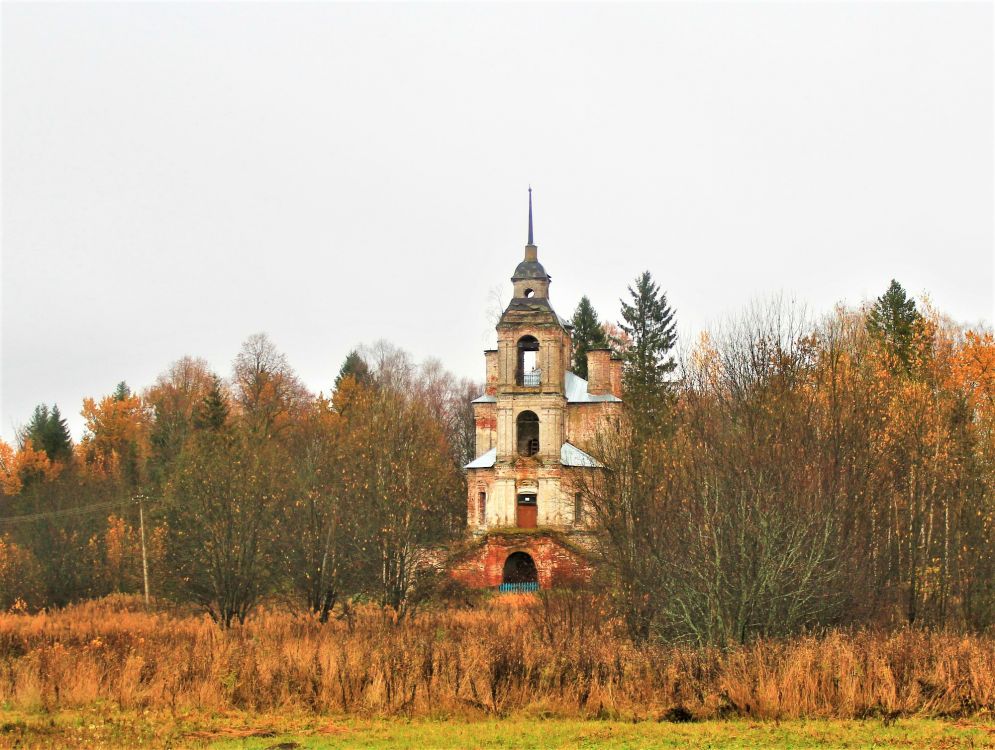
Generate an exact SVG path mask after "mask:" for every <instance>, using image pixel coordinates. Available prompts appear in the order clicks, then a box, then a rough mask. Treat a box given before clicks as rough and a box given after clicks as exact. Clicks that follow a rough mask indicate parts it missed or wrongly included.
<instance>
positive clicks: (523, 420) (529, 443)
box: [515, 411, 539, 456]
mask: <svg viewBox="0 0 995 750" xmlns="http://www.w3.org/2000/svg"><path fill="white" fill-rule="evenodd" d="M515 424H516V426H517V427H518V430H517V439H518V455H520V456H534V455H535V454H536V453H538V452H539V417H537V416H536V413H535V412H534V411H523V412H522V413H521V414H519V415H518V419H517V420H516V421H515Z"/></svg>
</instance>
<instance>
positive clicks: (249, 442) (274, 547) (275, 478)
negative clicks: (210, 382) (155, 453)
mask: <svg viewBox="0 0 995 750" xmlns="http://www.w3.org/2000/svg"><path fill="white" fill-rule="evenodd" d="M286 466H287V458H286V456H285V455H284V454H283V453H282V452H281V451H280V449H279V446H278V444H277V443H276V442H275V441H273V440H272V439H268V438H260V437H259V436H258V434H257V433H255V432H254V431H252V430H250V429H247V428H243V429H240V430H220V431H214V430H199V431H197V432H195V433H194V435H193V436H192V437H191V439H190V440H189V441H188V442H187V445H186V446H184V449H183V451H182V453H181V454H180V457H179V459H178V460H177V462H176V466H175V469H174V472H173V475H172V477H171V478H170V481H169V484H168V486H167V491H166V497H165V504H164V505H165V507H164V509H163V511H164V513H163V514H164V518H165V521H166V537H165V549H166V551H165V560H164V565H165V567H166V570H167V571H168V573H169V575H168V579H167V580H168V584H169V591H170V593H171V594H172V595H173V596H176V597H178V598H180V599H183V600H187V601H192V602H195V603H196V604H198V605H199V606H201V607H202V608H203V609H204V610H205V611H206V612H207V613H208V614H210V616H211V617H212V618H213V619H214V620H215V621H216V622H217V623H218V624H219V625H221V626H222V627H225V628H227V627H229V626H230V625H232V624H233V623H234V622H236V621H237V622H244V620H245V618H246V617H247V616H248V614H249V613H250V612H251V610H252V608H253V607H254V606H255V605H256V603H257V602H258V601H259V599H260V598H261V597H262V596H264V595H265V594H267V593H269V592H271V591H272V590H273V588H274V587H275V585H276V582H277V580H278V575H279V573H280V570H281V568H280V565H279V564H278V560H279V558H280V556H281V554H282V553H281V550H280V549H279V547H278V542H279V533H278V528H277V526H276V522H277V520H278V519H279V516H280V513H281V512H282V508H283V505H284V503H285V502H286V500H287V485H288V480H287V476H286Z"/></svg>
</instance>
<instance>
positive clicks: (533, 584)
mask: <svg viewBox="0 0 995 750" xmlns="http://www.w3.org/2000/svg"><path fill="white" fill-rule="evenodd" d="M538 590H539V583H538V582H537V581H528V582H526V583H502V584H501V585H500V586H498V591H500V592H501V593H502V594H531V593H533V592H535V591H538Z"/></svg>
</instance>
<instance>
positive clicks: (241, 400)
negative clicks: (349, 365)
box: [232, 333, 309, 436]
mask: <svg viewBox="0 0 995 750" xmlns="http://www.w3.org/2000/svg"><path fill="white" fill-rule="evenodd" d="M232 397H233V399H234V403H235V405H236V406H237V407H238V409H237V411H238V416H239V418H240V419H241V420H243V421H244V423H245V424H246V426H247V427H248V428H249V430H251V431H253V432H255V433H257V434H258V435H260V436H272V435H277V434H279V433H281V432H282V431H284V430H285V429H287V427H288V426H289V425H290V424H291V423H292V421H293V419H294V416H295V414H296V413H297V412H298V411H299V410H300V409H301V408H302V407H303V406H304V405H305V404H306V403H307V402H308V400H309V396H308V393H307V390H306V389H305V388H304V386H303V384H302V383H301V382H300V380H299V379H298V377H297V375H296V373H295V372H294V370H293V368H292V367H291V366H290V363H289V362H288V361H287V358H286V356H285V355H284V354H283V353H281V352H280V351H278V350H277V348H276V346H274V344H273V342H272V341H270V339H269V337H268V336H266V334H263V333H257V334H255V335H253V336H250V337H249V338H248V339H246V340H245V342H244V343H243V344H242V349H241V350H240V351H239V353H238V355H237V356H236V357H235V362H234V365H233V367H232Z"/></svg>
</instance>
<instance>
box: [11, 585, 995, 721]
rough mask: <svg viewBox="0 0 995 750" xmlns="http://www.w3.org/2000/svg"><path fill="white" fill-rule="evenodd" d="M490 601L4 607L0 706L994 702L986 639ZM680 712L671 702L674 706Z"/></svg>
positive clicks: (744, 706) (669, 706) (947, 708)
mask: <svg viewBox="0 0 995 750" xmlns="http://www.w3.org/2000/svg"><path fill="white" fill-rule="evenodd" d="M530 601H531V600H527V599H525V600H520V599H519V600H516V599H515V598H501V599H498V600H494V601H492V602H490V603H488V604H484V605H482V606H481V607H479V608H478V609H475V610H471V611H449V612H438V613H431V612H427V613H421V614H419V615H417V616H416V617H414V618H413V619H410V620H406V621H403V622H401V623H397V622H396V621H395V620H394V619H393V618H392V617H391V616H390V615H388V614H385V613H383V612H382V611H380V610H377V609H375V608H367V609H359V610H356V611H355V613H354V615H353V616H352V617H351V618H350V620H349V621H338V622H333V623H329V624H324V625H322V624H320V623H318V622H316V621H314V620H312V619H308V618H302V617H299V616H294V615H291V614H288V613H284V612H277V611H271V612H264V613H262V614H260V615H258V616H257V617H255V618H253V619H252V620H250V622H249V623H247V624H246V625H245V626H242V627H238V628H233V629H231V630H229V631H221V630H219V629H218V628H217V627H216V626H215V625H214V624H213V623H212V622H211V621H210V620H208V619H206V618H204V617H199V616H193V615H179V614H170V613H165V612H159V613H146V612H144V611H142V610H141V609H140V608H139V607H137V606H136V603H135V602H133V601H131V600H126V599H111V600H104V601H101V602H91V603H87V604H83V605H79V606H75V607H71V608H68V609H66V610H62V611H57V612H51V613H41V614H34V615H26V614H3V615H0V703H7V704H10V705H11V706H12V707H15V708H19V709H25V710H47V709H55V708H69V707H79V706H85V705H88V704H92V703H94V702H95V701H105V702H106V701H109V702H112V703H114V704H117V705H119V706H120V707H121V708H122V709H144V708H152V709H172V710H174V711H177V710H187V709H194V708H209V709H218V710H224V709H232V708H234V709H248V710H260V711H262V710H266V711H274V710H276V711H278V710H281V709H293V710H297V711H300V710H305V711H309V710H311V711H318V712H334V713H396V712H403V713H409V714H413V715H439V714H450V715H451V714H464V713H478V712H480V713H498V714H503V713H508V712H516V711H529V712H535V713H541V712H549V713H551V714H557V715H576V716H596V715H621V716H633V717H640V718H655V717H658V716H662V715H665V714H666V713H667V712H668V711H671V712H672V711H673V710H674V709H677V707H680V708H682V709H685V710H687V711H690V713H691V714H693V715H695V716H697V717H700V718H704V717H715V716H732V715H749V716H754V717H764V718H792V717H802V716H810V717H861V716H867V715H875V714H884V715H894V714H896V713H902V714H922V715H952V714H970V713H977V712H984V711H992V710H995V639H992V638H990V637H982V636H962V635H955V634H950V633H935V632H923V631H910V630H906V631H900V632H895V633H890V634H886V633H877V632H870V631H858V632H853V633H844V632H831V633H828V634H825V635H821V636H799V637H796V638H792V639H789V640H783V641H782V640H778V641H761V642H757V643H754V644H752V645H748V646H741V647H736V648H732V649H726V650H722V649H717V648H694V647H690V646H650V645H636V644H633V643H632V642H630V641H628V640H626V639H625V638H624V637H623V636H622V635H621V631H620V629H618V628H617V627H616V626H615V624H614V623H612V622H611V621H606V620H604V619H603V617H602V615H601V613H600V611H598V609H597V607H596V606H594V605H592V604H591V602H584V601H581V600H577V599H573V600H568V599H563V600H556V599H551V600H548V601H546V602H541V601H540V602H537V603H529V602H530ZM680 713H681V712H680V711H678V714H680Z"/></svg>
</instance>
